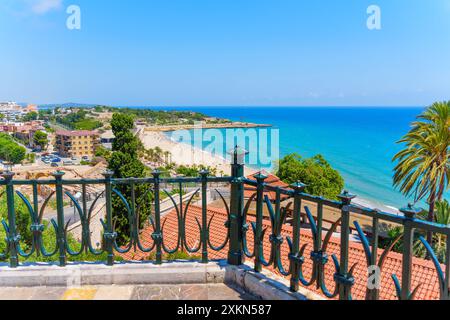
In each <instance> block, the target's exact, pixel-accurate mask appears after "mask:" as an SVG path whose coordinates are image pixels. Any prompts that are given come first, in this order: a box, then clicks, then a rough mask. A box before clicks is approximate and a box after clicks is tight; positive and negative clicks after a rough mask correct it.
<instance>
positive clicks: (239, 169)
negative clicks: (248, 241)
mask: <svg viewBox="0 0 450 320" xmlns="http://www.w3.org/2000/svg"><path fill="white" fill-rule="evenodd" d="M229 154H230V155H231V176H232V180H231V192H230V213H231V214H230V221H229V223H228V226H229V234H230V247H229V252H228V263H229V264H231V265H241V264H242V263H243V262H244V252H243V247H242V240H243V225H244V221H243V210H244V160H245V156H246V155H247V154H248V152H247V151H246V150H244V149H242V148H240V147H238V146H236V147H235V148H233V149H232V150H230V152H229Z"/></svg>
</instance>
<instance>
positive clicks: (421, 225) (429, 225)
mask: <svg viewBox="0 0 450 320" xmlns="http://www.w3.org/2000/svg"><path fill="white" fill-rule="evenodd" d="M244 183H245V184H247V185H251V186H254V187H256V186H257V185H258V182H257V181H256V180H251V179H244ZM263 186H264V190H266V191H274V192H280V194H284V195H288V196H294V195H295V194H296V191H295V190H293V189H292V188H290V187H287V188H284V187H279V186H273V185H270V184H267V183H263ZM297 195H298V196H299V197H300V198H301V199H303V200H307V201H311V202H314V203H317V204H319V203H320V204H322V205H325V206H328V207H332V208H336V209H342V210H345V211H348V212H350V213H355V214H360V215H364V216H367V217H370V218H378V219H379V220H382V221H388V222H392V223H396V224H400V225H405V223H406V222H407V221H408V222H409V223H410V225H411V227H412V228H415V229H421V230H425V231H432V232H436V233H441V234H445V235H449V236H450V225H443V224H438V223H434V222H429V221H426V220H422V219H418V218H415V217H414V218H409V217H406V216H403V215H395V214H392V213H388V212H384V211H381V210H378V209H370V208H365V207H362V206H359V205H354V204H350V205H345V204H344V203H343V202H342V201H333V200H328V199H325V198H323V197H318V196H312V195H310V194H307V193H298V194H297Z"/></svg>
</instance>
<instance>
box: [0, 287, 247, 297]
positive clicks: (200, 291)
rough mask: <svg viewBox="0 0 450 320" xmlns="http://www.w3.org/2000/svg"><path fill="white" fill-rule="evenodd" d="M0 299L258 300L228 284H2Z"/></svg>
mask: <svg viewBox="0 0 450 320" xmlns="http://www.w3.org/2000/svg"><path fill="white" fill-rule="evenodd" d="M0 300H223V301H226V300H231V301H236V300H255V298H254V297H252V296H251V295H249V294H247V293H245V292H243V291H242V290H241V289H238V288H236V287H233V286H230V285H226V284H182V285H140V286H115V285H112V286H83V287H70V288H65V287H30V288H0Z"/></svg>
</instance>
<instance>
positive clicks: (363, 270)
mask: <svg viewBox="0 0 450 320" xmlns="http://www.w3.org/2000/svg"><path fill="white" fill-rule="evenodd" d="M213 216H214V220H213V222H212V224H211V229H210V239H211V242H212V244H213V245H214V246H219V245H221V244H222V243H223V241H225V239H226V234H227V230H226V228H225V222H226V220H227V215H226V212H225V210H224V209H219V208H208V219H211V217H213ZM195 218H197V219H199V221H201V208H200V207H198V206H191V207H190V208H189V210H188V214H187V221H186V239H187V243H188V245H189V246H190V247H191V248H194V247H196V246H198V243H199V239H200V236H199V230H198V226H197V223H196V221H195ZM248 219H249V221H254V218H253V217H251V216H249V217H248ZM162 221H163V222H164V241H165V242H164V244H165V245H166V247H168V248H170V249H173V248H174V247H175V246H176V242H177V234H178V231H177V230H178V222H177V215H176V212H175V211H172V212H170V213H169V214H168V215H167V216H166V217H164V218H163V219H162ZM263 228H268V230H267V232H266V235H265V238H264V256H265V259H266V260H268V259H269V254H270V247H271V244H270V242H269V239H268V236H269V234H270V229H271V225H270V222H269V221H266V220H265V221H263ZM152 232H153V229H152V227H148V228H146V229H144V230H143V232H142V233H141V242H142V243H143V244H144V246H147V247H149V246H150V245H151V244H152V243H153V241H152V239H151V234H152ZM282 235H283V237H286V236H290V237H291V238H292V227H291V226H289V225H284V226H283V229H282ZM247 243H248V248H249V250H250V251H252V250H253V232H252V231H251V229H250V231H249V232H248V233H247ZM304 244H308V246H307V248H306V250H305V252H304V257H305V263H304V265H303V274H304V277H305V278H307V279H310V276H311V273H312V261H311V259H309V256H310V253H311V250H312V248H313V238H312V234H311V231H310V230H308V229H302V230H301V239H300V246H303V245H304ZM379 251H382V250H379ZM227 252H228V246H226V247H225V248H224V249H223V250H221V251H220V252H217V251H213V250H211V249H208V255H209V259H210V260H216V259H225V258H226V257H227ZM339 252H340V240H339V238H336V237H332V238H331V241H330V243H329V245H328V249H327V253H328V254H329V256H330V261H329V262H328V263H327V265H326V267H325V272H324V273H325V283H326V285H327V286H328V290H329V291H330V292H333V291H334V286H335V282H334V280H333V276H334V273H335V269H334V265H333V262H332V261H331V255H332V254H335V255H336V256H337V257H338V258H339ZM381 253H382V252H379V253H378V254H379V255H381ZM200 254H201V252H199V253H197V254H196V255H200ZM288 254H289V248H288V245H287V243H286V241H284V243H283V244H282V245H281V256H282V263H283V266H284V268H285V269H286V270H287V269H288V266H289V261H288ZM122 256H123V258H124V259H126V260H145V259H146V258H147V257H148V256H149V254H148V253H147V254H146V253H143V252H141V251H137V252H129V253H127V254H123V255H122ZM355 263H357V267H356V268H355V271H354V278H355V284H354V286H353V287H352V297H353V299H355V300H363V299H365V295H366V287H367V286H366V283H367V262H366V257H365V253H364V249H363V247H362V245H361V244H359V243H357V242H350V248H349V265H350V266H352V265H353V264H355ZM401 270H402V255H401V254H398V253H395V252H391V253H390V254H389V255H388V256H387V258H386V260H385V264H384V268H383V270H382V281H381V289H380V299H382V300H396V299H397V297H396V292H395V287H394V284H393V281H392V279H391V275H392V274H396V275H397V276H398V278H399V280H400V281H401ZM419 284H420V285H421V286H420V288H419V289H418V292H417V294H416V296H415V299H417V300H437V299H439V283H438V277H437V274H436V271H435V269H434V266H433V264H432V262H431V261H427V260H424V259H418V258H414V259H413V268H412V288H413V289H414V288H415V287H417V286H418V285H419ZM309 289H310V290H312V291H315V292H316V293H319V294H321V292H320V290H316V288H315V286H311V287H309Z"/></svg>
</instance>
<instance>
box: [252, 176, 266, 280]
mask: <svg viewBox="0 0 450 320" xmlns="http://www.w3.org/2000/svg"><path fill="white" fill-rule="evenodd" d="M254 178H255V179H256V181H257V183H258V185H257V186H256V225H255V227H256V228H255V238H254V250H255V271H256V272H261V271H262V263H261V254H262V251H263V241H262V239H261V235H262V224H263V201H264V180H265V179H267V176H265V175H263V174H262V173H261V172H260V173H258V174H257V175H255V176H254Z"/></svg>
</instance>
